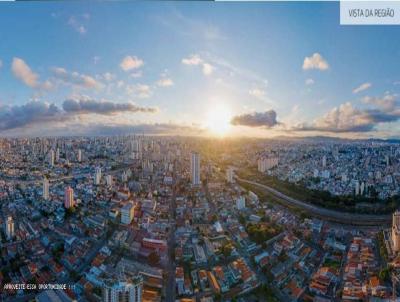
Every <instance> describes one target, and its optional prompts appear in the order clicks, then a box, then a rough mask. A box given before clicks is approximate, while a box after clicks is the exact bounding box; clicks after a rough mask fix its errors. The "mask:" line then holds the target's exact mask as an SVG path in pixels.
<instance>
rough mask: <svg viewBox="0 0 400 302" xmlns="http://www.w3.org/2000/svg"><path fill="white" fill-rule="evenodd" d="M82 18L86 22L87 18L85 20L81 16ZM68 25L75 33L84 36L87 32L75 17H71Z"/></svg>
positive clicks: (79, 19)
mask: <svg viewBox="0 0 400 302" xmlns="http://www.w3.org/2000/svg"><path fill="white" fill-rule="evenodd" d="M82 18H83V19H85V20H87V18H85V17H83V16H82ZM68 25H69V26H71V27H72V28H73V29H74V30H75V31H77V32H78V33H80V34H81V35H83V34H86V32H87V29H86V27H85V26H84V25H83V23H82V20H81V18H78V17H75V16H71V17H70V18H69V19H68Z"/></svg>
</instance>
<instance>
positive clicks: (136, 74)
mask: <svg viewBox="0 0 400 302" xmlns="http://www.w3.org/2000/svg"><path fill="white" fill-rule="evenodd" d="M130 76H131V77H132V78H135V79H136V78H141V77H142V76H143V72H142V71H141V70H138V71H137V72H132V73H131V74H130Z"/></svg>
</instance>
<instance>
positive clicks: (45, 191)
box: [42, 177, 50, 200]
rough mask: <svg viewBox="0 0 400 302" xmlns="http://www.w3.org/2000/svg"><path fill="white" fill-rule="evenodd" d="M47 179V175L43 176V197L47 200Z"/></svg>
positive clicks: (48, 185)
mask: <svg viewBox="0 0 400 302" xmlns="http://www.w3.org/2000/svg"><path fill="white" fill-rule="evenodd" d="M49 187H50V184H49V180H48V179H47V177H45V178H43V195H42V196H43V199H44V200H48V199H49Z"/></svg>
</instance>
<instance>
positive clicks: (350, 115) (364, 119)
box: [293, 95, 400, 133]
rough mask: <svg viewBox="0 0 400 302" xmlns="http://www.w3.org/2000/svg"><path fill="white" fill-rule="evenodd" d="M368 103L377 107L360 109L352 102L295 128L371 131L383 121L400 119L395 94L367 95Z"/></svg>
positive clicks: (388, 121)
mask: <svg viewBox="0 0 400 302" xmlns="http://www.w3.org/2000/svg"><path fill="white" fill-rule="evenodd" d="M363 102H364V103H366V104H371V105H374V106H375V108H368V109H358V108H355V107H354V106H353V105H352V104H351V103H350V102H347V103H344V104H341V105H340V106H339V107H335V108H333V109H331V110H330V111H329V112H328V113H326V114H325V115H324V116H322V117H320V118H317V119H315V120H314V121H313V122H312V123H311V124H307V123H303V124H301V125H297V126H295V127H294V129H293V130H301V131H320V132H334V133H341V132H369V131H373V130H375V129H376V126H377V125H379V124H382V123H390V122H396V121H398V120H399V119H400V108H399V107H398V105H397V103H396V102H395V97H394V96H393V95H387V96H385V97H383V98H371V97H367V98H364V99H363Z"/></svg>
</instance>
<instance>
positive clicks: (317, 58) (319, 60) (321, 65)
mask: <svg viewBox="0 0 400 302" xmlns="http://www.w3.org/2000/svg"><path fill="white" fill-rule="evenodd" d="M303 69H304V70H308V69H318V70H327V69H329V64H328V62H327V61H326V60H325V59H324V58H323V57H322V56H321V55H320V54H319V53H317V52H316V53H314V54H313V55H312V56H311V57H305V58H304V62H303Z"/></svg>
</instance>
